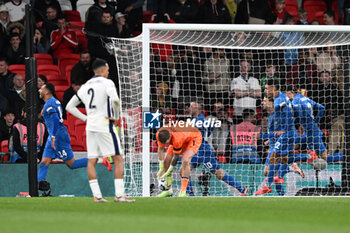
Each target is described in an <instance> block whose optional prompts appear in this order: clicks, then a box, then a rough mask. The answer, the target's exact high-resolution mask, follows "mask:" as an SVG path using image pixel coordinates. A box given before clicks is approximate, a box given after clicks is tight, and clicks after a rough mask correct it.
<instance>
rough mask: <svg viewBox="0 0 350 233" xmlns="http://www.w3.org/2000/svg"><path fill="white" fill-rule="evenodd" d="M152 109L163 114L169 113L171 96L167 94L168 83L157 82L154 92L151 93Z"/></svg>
mask: <svg viewBox="0 0 350 233" xmlns="http://www.w3.org/2000/svg"><path fill="white" fill-rule="evenodd" d="M151 106H152V111H158V110H159V111H160V112H161V113H163V114H167V113H170V108H171V97H170V95H169V85H168V84H167V83H164V82H161V83H158V84H157V88H156V94H155V95H152V102H151Z"/></svg>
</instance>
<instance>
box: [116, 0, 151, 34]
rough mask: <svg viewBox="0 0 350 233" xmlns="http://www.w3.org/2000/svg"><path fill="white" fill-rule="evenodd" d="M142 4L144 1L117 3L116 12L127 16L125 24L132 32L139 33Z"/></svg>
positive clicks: (130, 0) (131, 0)
mask: <svg viewBox="0 0 350 233" xmlns="http://www.w3.org/2000/svg"><path fill="white" fill-rule="evenodd" d="M144 2H145V0H119V1H118V5H117V7H118V11H120V12H122V13H124V14H127V15H128V17H127V18H126V22H127V23H128V25H129V26H130V29H131V30H132V31H141V20H142V6H143V3H144ZM112 15H114V14H112Z"/></svg>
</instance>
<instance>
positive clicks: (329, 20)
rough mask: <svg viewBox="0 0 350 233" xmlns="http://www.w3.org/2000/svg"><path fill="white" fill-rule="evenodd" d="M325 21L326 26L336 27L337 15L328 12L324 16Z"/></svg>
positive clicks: (330, 11)
mask: <svg viewBox="0 0 350 233" xmlns="http://www.w3.org/2000/svg"><path fill="white" fill-rule="evenodd" d="M323 21H324V24H325V25H336V23H335V14H334V11H332V10H327V11H325V12H324V14H323Z"/></svg>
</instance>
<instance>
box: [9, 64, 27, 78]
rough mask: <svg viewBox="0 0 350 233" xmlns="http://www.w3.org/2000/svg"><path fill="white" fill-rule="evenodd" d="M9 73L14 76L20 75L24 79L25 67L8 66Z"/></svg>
mask: <svg viewBox="0 0 350 233" xmlns="http://www.w3.org/2000/svg"><path fill="white" fill-rule="evenodd" d="M8 69H9V71H11V72H12V73H15V74H21V75H22V76H23V77H25V74H26V67H25V65H10V66H9V67H8Z"/></svg>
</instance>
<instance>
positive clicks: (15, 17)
mask: <svg viewBox="0 0 350 233" xmlns="http://www.w3.org/2000/svg"><path fill="white" fill-rule="evenodd" d="M26 4H27V3H25V2H24V1H22V0H11V1H9V2H7V3H5V6H6V7H7V9H8V10H9V16H10V21H11V22H18V21H20V20H23V18H24V15H25V5H26Z"/></svg>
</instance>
